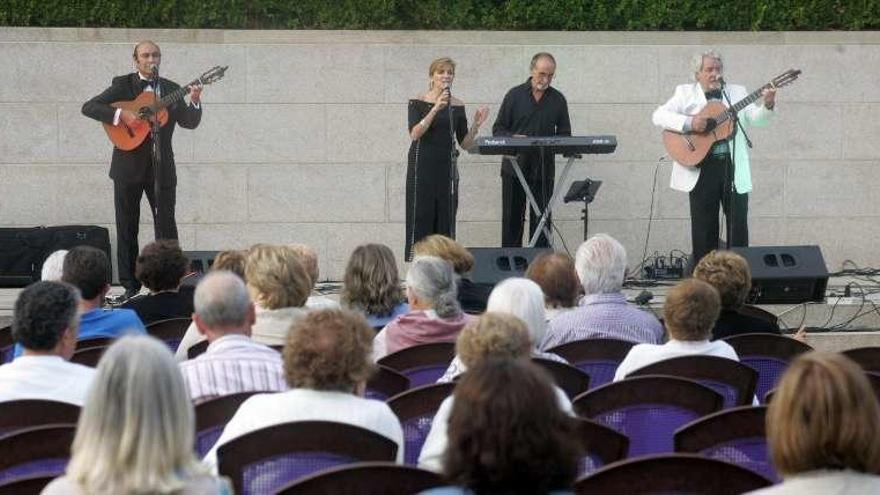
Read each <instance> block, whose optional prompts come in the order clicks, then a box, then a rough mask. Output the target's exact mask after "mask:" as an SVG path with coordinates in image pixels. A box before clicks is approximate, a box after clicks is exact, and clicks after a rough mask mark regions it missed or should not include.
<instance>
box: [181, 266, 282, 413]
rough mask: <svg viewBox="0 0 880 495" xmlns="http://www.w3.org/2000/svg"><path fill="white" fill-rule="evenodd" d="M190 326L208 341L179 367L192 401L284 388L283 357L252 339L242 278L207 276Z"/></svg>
mask: <svg viewBox="0 0 880 495" xmlns="http://www.w3.org/2000/svg"><path fill="white" fill-rule="evenodd" d="M193 305H194V306H195V312H194V313H193V323H195V325H196V328H198V330H199V333H201V334H202V335H204V336H205V337H206V338H207V339H208V350H206V351H205V353H204V354H202V355H200V356H198V357H196V358H195V359H191V360H189V361H184V362H183V363H180V370H181V371H182V372H183V378H184V382H185V383H186V387H187V389H188V390H189V392H190V397H191V398H192V399H193V401H194V402H196V403H199V402H203V401H205V400H208V399H212V398H215V397H220V396H223V395H229V394H237V393H241V392H278V391H281V390H287V384H286V382H285V381H284V370H283V365H282V363H281V354H280V353H279V352H278V351H276V350H274V349H271V348H269V347H267V346H265V345H263V344H260V343H257V342H254V341H253V340H251V338H250V335H251V326H252V325H253V324H254V320H255V318H256V316H255V311H254V304H253V303H252V302H251V299H250V296H249V295H248V291H247V288H246V287H245V284H244V282H243V281H242V280H241V278H240V277H239V276H238V275H236V274H234V273H232V272H227V271H216V272H211V273H209V274H208V275H207V276H205V278H203V279H202V281H201V282H199V285H198V287H196V293H195V298H194V301H193Z"/></svg>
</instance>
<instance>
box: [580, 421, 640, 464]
mask: <svg viewBox="0 0 880 495" xmlns="http://www.w3.org/2000/svg"><path fill="white" fill-rule="evenodd" d="M577 422H578V433H579V435H580V440H581V446H582V447H583V451H584V457H582V458H581V462H580V465H579V466H578V474H579V475H581V476H582V475H585V474H589V473H592V472H593V471H595V470H597V469H599V468H600V467H602V466H605V465H607V464H611V463H612V462H617V461H620V460H623V459H626V454H627V452H629V438H627V436H626V435H624V434H622V433H618V432H616V431H614V430H612V429H611V428H608V427H607V426H605V425H602V424H600V423H597V422H595V421H592V420H589V419H586V418H577Z"/></svg>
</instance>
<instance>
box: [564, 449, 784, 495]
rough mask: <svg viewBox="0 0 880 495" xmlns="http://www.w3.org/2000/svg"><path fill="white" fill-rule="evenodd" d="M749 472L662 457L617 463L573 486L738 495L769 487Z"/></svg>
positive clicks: (690, 457) (643, 494) (588, 491)
mask: <svg viewBox="0 0 880 495" xmlns="http://www.w3.org/2000/svg"><path fill="white" fill-rule="evenodd" d="M770 485H771V483H770V482H769V481H768V480H767V479H765V478H764V477H763V476H761V475H759V474H757V473H754V472H752V471H749V470H748V469H745V468H742V467H740V466H737V465H736V464H730V463H728V462H724V461H719V460H717V459H709V458H706V457H702V456H698V455H694V454H663V455H652V456H648V457H642V458H639V459H628V460H625V461H621V462H615V463H614V464H611V465H608V466H605V467H603V468H602V469H599V470H598V471H596V472H595V473H593V474H591V475H589V476H586V477H584V478H581V479H579V480H578V481H576V482H575V484H574V491H575V493H577V494H584V495H594V494H596V493H603V494H604V493H612V494H614V493H621V494H624V493H625V494H626V495H648V494H651V495H658V494H672V493H676V494H712V495H738V494H740V493H744V492H750V491H752V490H757V489H759V488H765V487H768V486H770Z"/></svg>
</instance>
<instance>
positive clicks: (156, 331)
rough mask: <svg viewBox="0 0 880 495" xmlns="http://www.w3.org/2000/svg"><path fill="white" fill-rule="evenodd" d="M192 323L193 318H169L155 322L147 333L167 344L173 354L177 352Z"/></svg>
mask: <svg viewBox="0 0 880 495" xmlns="http://www.w3.org/2000/svg"><path fill="white" fill-rule="evenodd" d="M190 323H192V319H191V318H169V319H167V320H159V321H154V322H153V323H150V324H149V325H147V333H148V334H150V335H152V336H153V337H156V338H157V339H159V340H161V341H163V342H165V344H166V345H167V346H168V347H170V348H171V352H175V351H177V347H178V346H179V345H180V341H181V340H183V335H184V334H185V333H186V329H187V328H189V324H190Z"/></svg>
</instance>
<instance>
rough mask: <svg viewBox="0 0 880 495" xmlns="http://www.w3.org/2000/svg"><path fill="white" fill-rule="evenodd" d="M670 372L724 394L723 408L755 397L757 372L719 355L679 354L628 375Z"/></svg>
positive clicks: (746, 403) (749, 401)
mask: <svg viewBox="0 0 880 495" xmlns="http://www.w3.org/2000/svg"><path fill="white" fill-rule="evenodd" d="M641 375H669V376H680V377H683V378H689V379H691V380H695V381H697V382H699V383H701V384H703V385H705V386H707V387H709V388H711V389H712V390H714V391H716V392H718V393H719V394H721V396H722V397H724V407H735V406H748V405H750V404H752V403H753V401H754V399H755V387H756V386H757V384H758V372H757V371H755V370H754V369H752V368H750V367H748V366H746V365H744V364H742V363H738V362H736V361H734V360H732V359H727V358H723V357H718V356H682V357H677V358H672V359H665V360H663V361H658V362H656V363H653V364H649V365H648V366H645V367H643V368H639V369H637V370H636V371H634V372H632V373H630V374H629V375H628V376H641Z"/></svg>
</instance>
